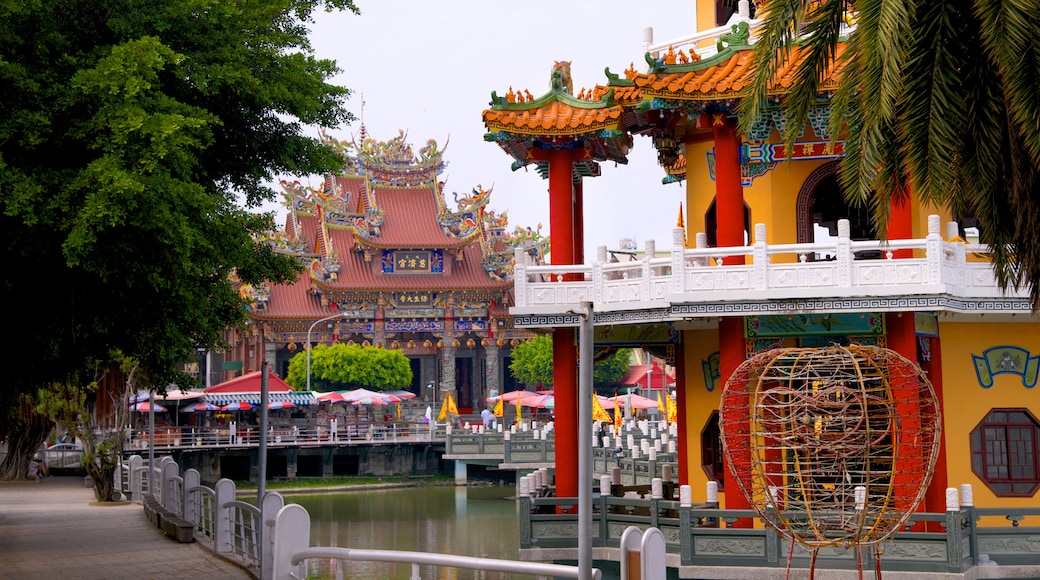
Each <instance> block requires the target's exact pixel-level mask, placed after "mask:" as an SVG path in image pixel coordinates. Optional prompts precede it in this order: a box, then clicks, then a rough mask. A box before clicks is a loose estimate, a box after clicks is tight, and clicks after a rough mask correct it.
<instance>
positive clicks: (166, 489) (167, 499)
mask: <svg viewBox="0 0 1040 580" xmlns="http://www.w3.org/2000/svg"><path fill="white" fill-rule="evenodd" d="M160 469H161V470H162V471H161V474H162V495H161V496H160V498H159V499H160V501H161V502H162V506H163V507H164V508H166V509H168V510H173V509H174V508H175V507H176V506H174V505H171V504H172V503H173V499H174V498H173V494H172V493H170V491H171V488H172V487H173V480H174V479H175V478H176V477H178V476H179V475H180V467H178V465H177V463H176V462H174V461H167V462H163V463H162V465H161V466H160ZM153 495H154V494H153Z"/></svg>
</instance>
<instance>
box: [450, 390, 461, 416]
mask: <svg viewBox="0 0 1040 580" xmlns="http://www.w3.org/2000/svg"><path fill="white" fill-rule="evenodd" d="M447 398H448V412H449V413H451V414H452V415H458V414H459V407H458V405H456V404H455V399H454V398H453V397H452V396H451V393H448V394H447Z"/></svg>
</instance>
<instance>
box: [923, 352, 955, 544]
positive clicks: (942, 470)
mask: <svg viewBox="0 0 1040 580" xmlns="http://www.w3.org/2000/svg"><path fill="white" fill-rule="evenodd" d="M928 340H929V341H930V344H931V348H929V349H928V350H929V352H930V353H931V358H930V360H928V361H923V362H922V363H921V367H922V368H923V369H924V370H925V373H927V375H928V380H929V381H931V382H932V388H933V389H934V390H935V398H936V399H938V400H939V425H940V426H941V427H942V432H943V435H942V437H941V438H940V439H939V455H938V457H936V460H935V471H934V472H933V475H932V482H931V483H930V484H929V485H928V491H926V492H925V496H924V501H925V511H927V512H931V513H942V512H945V511H946V488H947V487H949V480H948V479H947V471H946V414H945V412H944V411H943V407H944V406H945V403H944V402H943V376H942V343H941V341H940V340H939V337H938V336H936V337H932V338H930V339H928ZM941 530H942V526H941V524H940V523H939V522H929V523H928V531H930V532H938V531H941Z"/></svg>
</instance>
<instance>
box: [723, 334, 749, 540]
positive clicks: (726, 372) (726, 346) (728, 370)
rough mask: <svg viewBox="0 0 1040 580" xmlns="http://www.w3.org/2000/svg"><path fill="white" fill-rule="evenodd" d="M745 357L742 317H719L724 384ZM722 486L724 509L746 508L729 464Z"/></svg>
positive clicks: (739, 524)
mask: <svg viewBox="0 0 1040 580" xmlns="http://www.w3.org/2000/svg"><path fill="white" fill-rule="evenodd" d="M746 358H747V353H746V347H745V342H744V319H743V318H739V317H726V318H720V319H719V377H720V379H721V380H722V384H723V385H725V384H726V381H728V380H729V378H730V377H731V376H732V375H733V371H735V370H737V367H738V366H740V364H741V363H743V362H744V360H745V359H746ZM724 418H725V420H732V419H733V415H732V414H727V413H723V414H722V415H721V416H720V417H719V419H720V420H723V419H724ZM739 420H740V421H744V422H747V421H750V417H741V418H740V419H739ZM722 482H723V486H724V489H725V490H726V505H725V506H723V507H724V508H725V509H738V510H739V509H748V508H750V507H751V504H750V503H748V500H747V498H746V497H744V494H743V493H741V491H740V486H739V485H737V481H736V479H734V477H733V473H732V471H731V470H730V469H729V466H727V467H726V471H725V474H724V475H723V479H722ZM734 526H735V527H741V528H749V527H751V520H740V521H738V522H737V523H736V524H734Z"/></svg>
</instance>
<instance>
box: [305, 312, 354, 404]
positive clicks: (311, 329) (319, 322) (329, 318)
mask: <svg viewBox="0 0 1040 580" xmlns="http://www.w3.org/2000/svg"><path fill="white" fill-rule="evenodd" d="M346 316H347V313H346V312H340V313H339V314H333V315H332V316H326V317H325V318H322V319H319V320H315V321H314V323H313V324H311V327H310V328H308V329H307V390H308V391H309V390H311V332H313V331H314V327H315V326H317V325H319V324H321V323H322V322H325V321H326V320H332V319H334V318H346Z"/></svg>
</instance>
